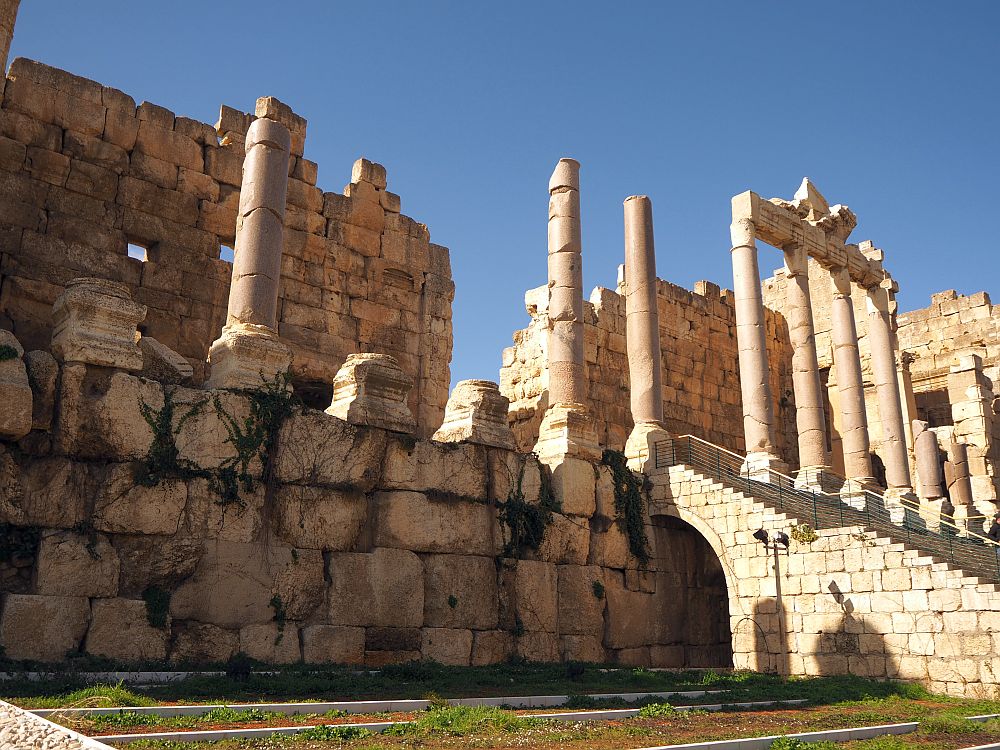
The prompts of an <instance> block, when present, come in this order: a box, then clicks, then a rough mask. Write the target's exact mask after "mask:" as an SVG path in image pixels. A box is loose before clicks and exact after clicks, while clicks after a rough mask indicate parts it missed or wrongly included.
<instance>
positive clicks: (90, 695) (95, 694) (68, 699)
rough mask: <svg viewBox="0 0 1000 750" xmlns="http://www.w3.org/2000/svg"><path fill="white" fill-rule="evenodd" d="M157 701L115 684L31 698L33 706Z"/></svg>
mask: <svg viewBox="0 0 1000 750" xmlns="http://www.w3.org/2000/svg"><path fill="white" fill-rule="evenodd" d="M156 704H157V701H155V700H153V699H151V698H149V697H147V696H145V695H142V694H141V693H137V692H135V691H133V690H130V689H129V688H127V687H125V684H124V683H122V682H119V683H118V684H117V685H89V686H87V687H82V688H79V689H76V690H73V691H72V692H69V693H65V694H63V695H51V696H39V697H36V698H34V699H32V700H31V705H32V706H33V707H34V708H63V707H66V706H75V707H80V708H118V707H122V706H155V705H156Z"/></svg>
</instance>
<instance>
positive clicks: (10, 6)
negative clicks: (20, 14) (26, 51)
mask: <svg viewBox="0 0 1000 750" xmlns="http://www.w3.org/2000/svg"><path fill="white" fill-rule="evenodd" d="M20 4H21V0H0V54H3V71H2V72H4V73H5V72H6V71H7V58H8V57H10V43H11V41H12V40H13V39H14V23H15V21H17V8H18V6H19V5H20Z"/></svg>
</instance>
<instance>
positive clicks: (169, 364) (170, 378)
mask: <svg viewBox="0 0 1000 750" xmlns="http://www.w3.org/2000/svg"><path fill="white" fill-rule="evenodd" d="M139 351H140V352H142V370H141V371H140V372H139V375H140V376H142V377H144V378H147V379H148V380H156V381H157V382H160V383H169V384H172V385H177V384H180V383H183V382H185V381H188V380H190V379H191V376H192V375H194V368H193V367H191V363H190V362H188V361H187V360H186V359H184V357H182V356H181V355H180V354H178V353H177V352H175V351H174V350H173V349H171V348H170V347H168V346H164V345H163V344H161V343H160V342H159V341H157V340H156V339H154V338H153V337H152V336H143V337H141V338H140V339H139Z"/></svg>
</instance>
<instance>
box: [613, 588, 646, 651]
mask: <svg viewBox="0 0 1000 750" xmlns="http://www.w3.org/2000/svg"><path fill="white" fill-rule="evenodd" d="M604 580H605V588H604V593H605V596H606V597H607V626H606V629H605V633H604V644H605V645H606V646H607V647H608V648H634V647H639V646H643V645H645V644H648V643H650V642H651V641H653V639H654V636H655V632H656V629H655V628H656V625H655V620H654V617H655V615H656V612H655V610H654V608H653V606H652V604H653V602H652V597H651V596H650V595H649V594H643V593H638V592H635V591H629V590H628V589H626V588H625V586H624V584H623V582H622V580H621V574H618V575H608V576H605V579H604Z"/></svg>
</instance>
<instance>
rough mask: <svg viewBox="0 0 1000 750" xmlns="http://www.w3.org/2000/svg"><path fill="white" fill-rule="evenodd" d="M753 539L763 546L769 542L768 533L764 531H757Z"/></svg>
mask: <svg viewBox="0 0 1000 750" xmlns="http://www.w3.org/2000/svg"><path fill="white" fill-rule="evenodd" d="M753 538H754V539H756V540H757V541H758V542H760V543H761V544H767V542H768V536H767V532H766V531H764V529H757V531H755V532H754V533H753Z"/></svg>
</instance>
